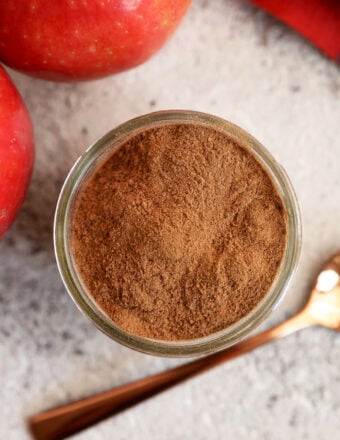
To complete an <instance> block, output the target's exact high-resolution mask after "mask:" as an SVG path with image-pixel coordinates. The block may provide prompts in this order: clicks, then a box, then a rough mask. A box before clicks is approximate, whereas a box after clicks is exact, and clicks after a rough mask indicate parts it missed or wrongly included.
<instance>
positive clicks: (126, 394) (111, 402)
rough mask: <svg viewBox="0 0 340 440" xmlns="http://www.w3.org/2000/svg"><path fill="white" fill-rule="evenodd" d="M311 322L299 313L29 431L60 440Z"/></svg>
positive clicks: (37, 419) (43, 417) (35, 420)
mask: <svg viewBox="0 0 340 440" xmlns="http://www.w3.org/2000/svg"><path fill="white" fill-rule="evenodd" d="M312 324H313V322H312V321H311V319H310V318H309V316H308V314H307V313H304V312H300V313H299V314H297V315H295V316H293V317H291V318H289V319H288V320H287V321H284V322H283V323H281V324H279V325H277V326H275V327H272V328H270V329H268V330H265V331H264V332H262V333H259V334H257V335H255V336H252V337H250V338H249V339H247V340H244V341H242V342H240V343H238V344H236V345H234V346H232V347H230V348H227V349H225V350H222V351H220V352H217V353H214V354H212V355H209V356H207V357H204V358H199V359H197V360H195V361H192V362H189V363H186V364H184V365H180V366H179V367H176V368H173V369H170V370H167V371H164V372H162V373H158V374H155V375H153V376H149V377H146V378H143V379H139V380H136V381H134V382H131V383H127V384H125V385H122V386H119V387H116V388H113V389H112V390H110V391H106V392H103V393H100V394H97V395H96V396H92V397H88V398H85V399H83V400H80V401H78V402H74V403H70V404H68V405H64V406H60V407H58V408H55V409H52V410H49V411H45V412H43V413H40V414H37V415H35V416H34V417H32V418H31V419H30V420H29V426H30V430H31V432H32V434H33V436H34V438H35V439H36V440H60V439H63V438H65V437H67V436H69V435H71V434H75V433H77V432H79V431H81V430H83V429H85V428H87V427H89V426H91V425H93V424H95V423H97V422H99V421H101V420H104V419H105V418H107V417H109V416H112V415H114V414H117V413H118V412H120V411H122V410H124V409H127V408H129V407H131V406H133V405H135V404H137V403H139V402H142V401H143V400H145V399H147V398H148V397H151V396H154V395H155V394H157V393H159V392H161V391H164V390H165V389H167V388H170V387H171V386H173V385H176V384H178V383H180V382H182V381H184V380H186V379H189V378H190V377H193V376H195V375H197V374H199V373H202V372H203V371H206V370H208V369H210V368H212V367H214V366H216V365H219V364H221V363H222V362H225V361H227V360H230V359H233V358H235V357H237V356H240V355H241V354H243V353H247V352H248V351H251V350H253V349H254V348H256V347H258V346H260V345H263V344H266V343H267V342H270V341H272V340H275V339H278V338H281V337H284V336H287V335H289V334H291V333H293V332H295V331H298V330H301V329H303V328H305V327H308V326H310V325H312Z"/></svg>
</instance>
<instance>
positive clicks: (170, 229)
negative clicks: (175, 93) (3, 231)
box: [54, 110, 301, 357]
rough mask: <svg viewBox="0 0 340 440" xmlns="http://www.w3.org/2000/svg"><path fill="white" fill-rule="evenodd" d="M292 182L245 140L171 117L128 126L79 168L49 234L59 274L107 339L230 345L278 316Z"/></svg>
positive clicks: (289, 238) (232, 130) (186, 350)
mask: <svg viewBox="0 0 340 440" xmlns="http://www.w3.org/2000/svg"><path fill="white" fill-rule="evenodd" d="M300 224H301V223H300V216H299V209H298V205H297V201H296V197H295V194H294V191H293V189H292V186H291V184H290V182H289V179H288V177H287V175H286V173H285V172H284V170H283V169H282V167H281V166H280V165H279V164H278V163H277V162H276V161H275V159H274V158H273V157H272V155H271V154H270V153H269V152H268V151H267V150H266V149H265V148H264V147H263V146H262V145H261V144H260V143H259V142H258V141H257V140H256V139H254V138H253V137H252V136H251V135H249V134H248V133H246V132H245V131H244V130H242V129H241V128H239V127H237V126H236V125H234V124H231V123H230V122H227V121H225V120H223V119H220V118H218V117H216V116H212V115H208V114H204V113H199V112H193V111H186V110H178V111H177V110H173V111H163V112H156V113H151V114H148V115H144V116H141V117H138V118H136V119H133V120H130V121H128V122H126V123H124V124H122V125H120V126H119V127H117V128H115V129H114V130H112V131H110V132H109V133H108V134H106V135H105V136H104V137H102V138H101V139H99V140H98V141H97V142H95V143H94V144H93V145H92V146H91V147H90V148H89V149H88V150H86V152H85V153H84V154H83V155H82V156H81V157H80V158H79V159H78V160H77V162H76V163H75V164H74V166H73V168H72V169H71V171H70V173H69V175H68V177H67V179H66V181H65V183H64V186H63V188H62V191H61V194H60V197H59V201H58V205H57V209H56V214H55V224H54V242H55V253H56V258H57V263H58V267H59V271H60V274H61V276H62V279H63V281H64V284H65V286H66V289H67V290H68V292H69V294H70V295H71V297H72V298H73V300H74V301H75V303H76V304H77V306H78V307H79V309H80V310H81V311H82V312H83V313H84V314H85V315H86V316H87V317H88V318H90V319H91V320H92V322H93V323H94V324H95V325H96V326H97V327H98V328H99V329H100V330H102V331H103V332H104V333H105V334H107V335H108V336H110V337H111V338H112V339H114V340H116V341H117V342H120V343H122V344H124V345H126V346H128V347H130V348H133V349H136V350H139V351H142V352H145V353H150V354H154V355H160V356H178V357H183V356H195V355H202V354H207V353H211V352H215V351H218V350H220V349H222V348H225V347H227V346H230V345H233V344H235V343H236V342H238V341H240V340H241V339H243V338H244V337H245V336H246V335H247V334H249V333H250V332H251V331H252V330H254V329H255V328H256V327H257V326H258V325H259V324H260V323H261V322H262V321H263V320H264V319H265V317H266V316H267V315H268V314H269V313H270V312H271V311H272V310H273V309H274V308H275V306H276V305H277V304H278V302H279V300H280V299H281V298H282V296H283V294H284V292H285V291H286V289H287V287H288V284H289V282H290V280H291V278H292V276H293V273H294V271H295V269H296V265H297V259H298V255H299V250H300V244H301V230H300V228H301V226H300Z"/></svg>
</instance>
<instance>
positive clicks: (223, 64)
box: [0, 0, 340, 440]
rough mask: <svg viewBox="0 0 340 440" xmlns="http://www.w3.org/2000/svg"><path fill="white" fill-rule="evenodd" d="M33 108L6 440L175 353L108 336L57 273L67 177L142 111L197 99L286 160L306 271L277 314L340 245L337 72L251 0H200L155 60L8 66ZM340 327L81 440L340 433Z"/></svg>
mask: <svg viewBox="0 0 340 440" xmlns="http://www.w3.org/2000/svg"><path fill="white" fill-rule="evenodd" d="M10 73H11V74H12V76H13V78H14V81H15V82H16V84H17V85H18V87H19V89H20V91H21V92H22V94H23V96H24V98H25V100H26V102H27V105H28V107H29V109H30V111H31V114H32V118H33V121H34V126H35V134H36V150H37V157H36V167H35V173H34V177H33V182H32V185H31V188H30V192H29V195H28V198H27V201H26V203H25V206H24V208H23V210H22V211H21V214H20V216H19V218H18V220H17V222H16V224H15V226H14V227H13V229H12V230H11V232H10V233H9V234H8V235H7V236H6V238H5V239H4V240H3V241H2V243H1V245H0V378H1V379H0V383H1V388H0V389H1V391H0V399H1V400H0V401H1V411H0V438H1V439H7V440H11V439H15V440H25V439H28V438H29V435H28V433H27V431H26V428H25V418H26V417H27V416H29V415H31V414H34V413H35V412H37V411H40V410H43V409H46V408H49V407H53V406H55V405H58V404H62V403H64V402H68V401H71V400H73V399H77V398H80V397H83V396H86V395H90V394H91V393H94V392H95V391H100V390H106V389H109V388H110V387H112V386H116V385H118V384H121V383H123V382H127V381H130V380H132V379H135V378H137V377H142V376H144V375H147V374H150V373H153V372H156V371H159V370H162V369H164V368H166V367H168V366H171V365H175V364H177V363H178V361H177V360H166V359H160V358H154V357H151V356H146V355H142V354H139V353H135V352H133V351H131V350H129V349H126V348H123V347H121V346H119V345H118V344H116V343H114V342H112V341H111V340H109V339H108V338H107V337H106V336H104V335H102V334H101V333H100V332H99V331H97V330H96V329H95V328H94V327H93V326H92V325H91V324H90V323H89V322H88V321H87V320H86V319H85V318H84V317H83V316H82V315H81V314H80V313H79V312H78V310H77V309H76V307H75V306H74V305H73V303H72V302H71V300H70V298H69V297H68V295H67V294H66V292H65V289H64V287H63V285H62V282H61V279H60V277H59V275H58V272H57V268H56V264H55V261H54V256H53V248H52V218H53V212H54V207H55V203H56V198H57V195H58V192H59V190H60V186H61V184H62V182H63V179H64V178H65V176H66V174H67V171H68V170H69V168H70V166H71V165H72V163H73V162H74V160H75V159H76V157H77V156H78V155H79V153H81V152H82V151H83V150H84V149H85V148H86V147H87V146H88V145H89V144H90V143H91V142H93V141H94V140H95V139H97V138H98V137H100V136H101V135H103V134H104V133H105V132H106V131H108V130H109V129H110V128H112V127H114V126H115V125H117V124H118V123H120V122H123V121H125V120H127V119H130V118H131V117H134V116H137V115H140V114H143V113H146V112H149V111H152V110H158V109H168V108H188V109H196V110H202V111H206V112H210V113H214V114H216V115H219V116H222V117H225V118H227V119H229V120H231V121H233V122H235V123H237V124H239V125H241V126H242V127H244V128H245V129H247V130H248V131H250V132H251V133H252V134H253V135H255V137H257V138H258V139H259V140H260V141H262V142H263V143H264V145H266V146H267V147H268V148H269V149H270V150H271V151H272V152H273V153H274V155H275V156H276V157H277V158H278V159H279V161H280V162H281V163H282V164H283V165H284V166H285V168H286V169H287V171H288V173H289V175H290V176H291V179H292V182H293V184H294V186H295V188H296V191H297V195H298V198H299V201H300V205H301V210H302V216H303V228H304V240H303V248H302V255H301V260H300V266H299V271H298V274H297V277H296V279H295V282H294V284H293V286H292V287H291V289H290V291H289V293H288V294H287V296H286V299H285V300H284V302H283V303H282V304H281V307H280V309H279V310H278V311H277V312H276V313H275V314H274V315H273V316H272V317H271V319H270V321H269V323H267V325H268V324H270V323H273V322H277V321H279V320H280V319H283V318H284V317H285V316H287V315H288V314H291V313H293V312H294V311H296V310H297V309H298V307H299V306H300V305H301V304H302V302H303V301H304V298H305V297H306V295H307V292H308V287H309V286H310V284H311V282H312V280H313V277H314V274H315V271H316V270H317V269H318V267H319V266H320V264H321V263H322V262H323V261H324V259H325V258H327V257H328V256H329V254H331V253H332V252H334V251H335V250H337V249H339V248H340V144H339V138H340V124H339V119H340V99H339V98H340V76H339V70H338V68H337V67H336V65H335V64H334V63H333V62H331V61H330V60H328V59H327V58H326V57H324V56H323V55H322V54H320V53H319V52H318V51H317V50H316V49H315V48H314V47H312V46H311V45H310V44H309V43H307V42H306V41H305V40H303V39H302V38H301V37H299V36H298V35H297V34H295V33H294V32H293V31H291V30H290V29H288V28H287V27H285V26H284V25H282V24H280V23H278V22H277V21H276V20H274V19H273V18H271V17H269V16H267V15H266V14H264V13H263V12H260V11H258V10H257V9H256V8H255V7H253V6H251V5H249V4H247V3H246V2H245V1H236V0H214V1H210V2H209V1H204V0H196V1H195V2H194V5H193V7H192V9H191V11H190V12H189V14H188V15H187V17H186V19H185V20H184V22H183V24H182V26H181V27H180V29H179V30H178V32H177V34H176V35H175V36H174V38H173V39H172V40H171V41H170V43H169V44H168V45H167V46H166V47H165V48H164V49H163V50H162V51H161V52H160V53H159V54H157V55H156V56H155V57H154V58H153V59H152V60H151V61H150V62H148V63H146V64H144V65H143V66H141V67H139V68H137V69H135V70H132V71H130V72H128V73H124V74H121V75H118V76H115V77H111V78H107V79H103V80H100V81H95V82H87V83H81V84H71V85H67V84H54V83H50V82H43V81H39V80H34V79H31V78H28V77H25V76H23V75H20V74H18V73H15V72H10ZM339 359H340V335H338V334H335V333H332V332H331V331H328V330H325V329H320V328H313V329H310V330H305V331H303V332H301V333H300V334H296V335H295V336H292V337H290V338H287V339H286V340H282V341H280V342H277V343H276V344H272V345H270V346H268V347H264V348H261V349H258V350H257V351H256V352H254V353H252V354H249V355H247V356H244V357H243V358H240V359H237V360H235V361H233V362H230V363H228V364H225V365H223V366H221V367H219V368H217V369H215V370H214V371H211V372H209V373H207V374H205V375H203V376H200V377H198V378H196V379H195V380H192V381H190V382H188V383H186V384H185V385H181V386H179V387H177V388H175V389H172V390H171V391H169V392H166V393H163V394H162V395H161V396H159V397H157V398H154V399H152V400H149V401H148V402H147V403H145V404H142V405H139V406H137V407H135V408H134V409H132V410H129V411H127V412H125V413H123V414H121V415H119V416H117V417H114V418H111V419H109V420H107V421H106V422H104V423H101V424H100V425H98V426H96V427H94V428H92V429H90V430H88V431H86V432H83V433H82V434H80V435H78V436H76V437H75V438H77V439H79V440H80V439H86V440H97V439H112V438H114V439H117V440H118V439H119V440H124V439H129V440H133V439H136V440H137V439H139V440H140V439H148V440H153V439H154V440H162V439H196V440H201V439H202V440H203V439H209V440H217V439H221V438H225V439H240V440H243V439H244V440H252V439H254V440H258V439H261V440H262V439H263V440H266V439H270V440H272V439H275V440H284V439H287V438H288V439H292V438H294V439H309V440H312V439H313V440H320V439H325V440H326V439H327V440H328V439H335V438H338V436H339V432H340V370H339Z"/></svg>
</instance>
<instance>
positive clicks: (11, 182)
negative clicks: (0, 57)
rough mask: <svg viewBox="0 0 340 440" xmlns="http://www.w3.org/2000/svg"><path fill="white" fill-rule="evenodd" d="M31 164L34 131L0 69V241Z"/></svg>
mask: <svg viewBox="0 0 340 440" xmlns="http://www.w3.org/2000/svg"><path fill="white" fill-rule="evenodd" d="M33 160H34V147H33V131H32V125H31V121H30V118H29V115H28V112H27V110H26V107H25V104H24V102H23V100H22V99H21V96H20V95H19V93H18V91H17V89H16V88H15V86H14V84H13V83H12V81H11V80H10V78H9V76H8V75H7V73H6V72H5V70H4V69H3V68H2V67H1V66H0V238H1V237H2V236H3V235H4V233H5V232H6V231H7V229H8V228H9V227H10V226H11V224H12V222H13V220H14V218H15V216H16V214H17V212H18V211H19V209H20V206H21V204H22V202H23V200H24V197H25V194H26V190H27V187H28V184H29V181H30V178H31V174H32V168H33Z"/></svg>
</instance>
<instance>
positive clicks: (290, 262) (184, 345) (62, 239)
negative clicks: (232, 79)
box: [54, 110, 301, 357]
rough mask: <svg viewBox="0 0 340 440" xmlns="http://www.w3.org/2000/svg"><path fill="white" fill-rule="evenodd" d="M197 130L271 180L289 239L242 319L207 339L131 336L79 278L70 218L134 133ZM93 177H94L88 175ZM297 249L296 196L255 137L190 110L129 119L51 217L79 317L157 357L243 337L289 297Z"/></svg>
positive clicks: (72, 177)
mask: <svg viewBox="0 0 340 440" xmlns="http://www.w3.org/2000/svg"><path fill="white" fill-rule="evenodd" d="M181 123H182V124H185V123H188V124H197V125H201V126H202V125H205V126H209V127H211V128H214V129H216V130H218V131H220V132H223V133H224V134H226V135H227V136H228V137H229V138H231V139H234V140H235V141H236V142H237V143H238V144H239V145H241V146H242V147H244V148H246V149H247V150H248V151H250V152H251V153H253V155H254V156H255V157H256V159H257V160H258V161H259V162H260V163H261V165H262V166H263V168H264V169H265V170H266V171H267V173H268V174H269V176H270V177H271V179H272V181H273V183H274V185H275V188H276V190H277V191H278V193H279V195H280V197H281V199H282V202H283V204H284V207H285V211H286V214H287V238H286V247H285V251H284V255H283V257H282V260H281V265H280V269H279V271H278V273H277V275H276V278H275V279H274V281H273V283H272V285H271V287H270V289H269V290H268V292H267V293H266V295H265V296H264V298H263V299H262V300H261V301H260V302H259V304H258V305H257V306H256V307H255V308H254V309H252V310H251V311H250V312H249V313H248V314H247V315H246V316H244V317H243V318H242V319H240V320H238V321H237V322H235V323H234V324H232V325H231V326H228V327H226V328H225V329H223V330H221V331H219V332H216V333H212V334H210V335H208V336H205V337H200V338H195V339H190V340H181V341H166V340H155V339H149V338H145V337H141V336H137V335H133V334H130V333H128V332H126V331H125V330H123V329H122V328H121V327H119V326H117V325H116V324H115V323H114V322H113V321H112V320H111V319H110V318H109V317H108V316H107V315H106V314H105V313H104V312H103V311H102V310H101V309H100V308H99V306H98V305H96V303H95V301H94V300H93V299H92V298H91V296H90V294H89V293H87V292H86V289H85V287H84V285H83V284H82V281H81V279H80V276H79V274H78V273H77V269H76V265H75V262H74V260H73V258H72V253H71V246H70V228H69V225H70V213H71V210H72V206H73V203H74V201H75V198H76V195H77V192H78V190H79V186H80V185H81V183H83V181H84V180H85V179H86V177H88V175H89V173H90V171H91V170H92V171H93V169H94V168H95V166H96V164H98V162H99V161H100V162H102V161H103V160H104V159H103V158H105V157H106V156H107V155H110V156H111V155H112V154H114V153H115V151H117V150H118V149H119V147H120V146H121V145H122V144H123V143H125V142H126V141H127V140H128V139H129V138H130V137H132V136H135V135H136V134H137V133H138V132H140V131H144V130H147V129H150V128H153V127H155V126H160V125H176V124H181ZM91 174H92V173H91ZM300 248H301V219H300V212H299V207H298V203H297V199H296V195H295V192H294V190H293V187H292V185H291V183H290V180H289V178H288V176H287V174H286V172H285V170H284V169H283V168H282V166H281V165H279V164H278V162H277V161H276V160H275V159H274V157H273V156H272V154H271V153H270V152H269V151H268V150H267V149H266V148H265V147H264V146H263V145H262V144H261V143H260V142H258V141H257V140H256V139H255V138H254V137H253V136H251V135H250V134H249V133H247V132H246V131H245V130H243V129H242V128H240V127H238V126H237V125H235V124H233V123H231V122H229V121H226V120H224V119H222V118H219V117H217V116H213V115H210V114H206V113H200V112H196V111H190V110H167V111H159V112H154V113H149V114H146V115H143V116H139V117H137V118H134V119H131V120H129V121H127V122H125V123H123V124H121V125H119V126H118V127H116V128H114V129H113V130H111V131H109V132H108V133H107V134H106V135H104V136H103V137H102V138H100V139H99V140H97V141H96V142H94V143H93V144H92V145H91V146H90V147H89V148H88V149H87V150H86V151H85V152H84V154H83V155H81V156H80V157H79V158H78V160H77V161H76V162H75V164H74V165H73V167H72V168H71V170H70V172H69V174H68V176H67V178H66V180H65V182H64V185H63V187H62V189H61V192H60V195H59V199H58V203H57V207H56V212H55V217H54V249H55V255H56V260H57V265H58V269H59V272H60V275H61V278H62V280H63V282H64V285H65V287H66V290H67V291H68V293H69V295H70V296H71V298H72V299H73V301H74V302H75V303H76V305H77V306H78V308H79V309H80V311H81V312H82V313H83V314H84V315H85V316H87V317H88V318H89V319H90V320H91V321H92V322H93V324H94V325H95V326H96V327H97V328H99V329H100V330H101V331H102V332H104V333H105V334H106V335H108V336H109V337H111V338H112V339H114V340H115V341H117V342H119V343H121V344H123V345H125V346H128V347H130V348H133V349H135V350H138V351H141V352H144V353H148V354H153V355H159V356H174V357H176V356H177V357H184V356H196V355H201V354H207V353H211V352H215V351H218V350H221V349H222V348H226V347H228V346H231V345H233V344H235V343H236V342H238V341H240V340H242V339H243V338H244V337H245V336H247V335H248V334H249V333H250V332H251V331H252V330H254V329H255V328H256V327H257V326H258V325H260V324H261V322H263V320H264V319H265V318H266V317H267V316H268V314H269V313H270V312H271V311H273V310H274V309H275V308H276V307H277V305H278V304H279V302H280V300H281V299H282V297H283V296H284V293H285V292H286V291H287V288H288V286H289V284H290V282H291V279H292V277H293V275H294V273H295V270H296V267H297V261H298V257H299V254H300Z"/></svg>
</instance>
